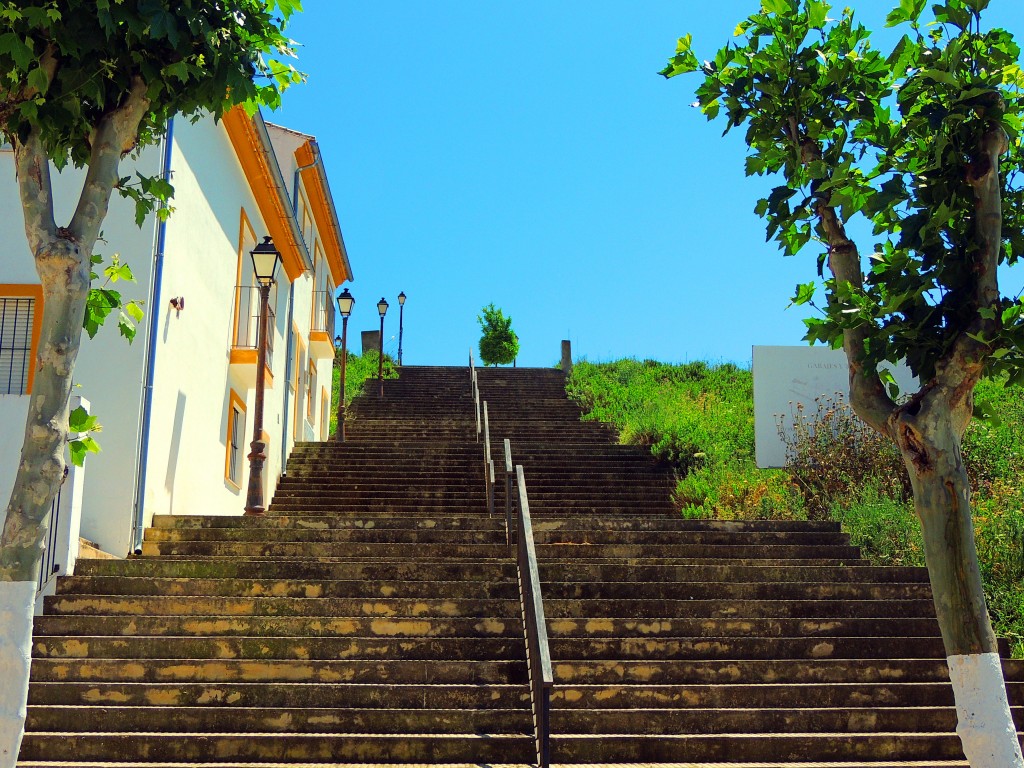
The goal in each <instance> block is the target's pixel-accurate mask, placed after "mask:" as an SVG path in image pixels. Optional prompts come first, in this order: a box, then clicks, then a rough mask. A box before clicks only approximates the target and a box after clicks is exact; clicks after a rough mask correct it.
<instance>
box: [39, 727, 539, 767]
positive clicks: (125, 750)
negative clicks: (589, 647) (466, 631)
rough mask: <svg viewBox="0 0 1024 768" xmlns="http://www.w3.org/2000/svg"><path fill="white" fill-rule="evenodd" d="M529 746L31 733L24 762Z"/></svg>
mask: <svg viewBox="0 0 1024 768" xmlns="http://www.w3.org/2000/svg"><path fill="white" fill-rule="evenodd" d="M533 754H534V753H533V741H532V738H530V737H527V736H523V735H512V734H502V733H497V734H490V733H488V734H475V733H474V734H457V733H452V734H413V733H402V734H391V733H377V734H371V733H366V734H348V733H312V734H298V733H245V734H204V733H141V732H140V733H115V732H111V733H101V734H90V733H61V732H56V731H55V732H52V733H48V734H42V733H29V734H26V735H25V739H24V741H23V742H22V747H21V758H22V759H23V760H39V759H41V758H46V759H48V760H75V761H81V760H102V759H107V760H109V759H115V760H120V761H124V760H140V761H145V762H147V763H149V762H152V761H159V760H179V761H180V760H186V761H187V760H193V761H200V760H201V761H204V762H206V761H208V760H209V758H210V756H212V755H215V756H216V760H217V762H218V764H220V763H223V762H224V761H227V760H242V761H255V762H259V763H265V762H267V761H274V760H288V761H292V762H296V761H298V762H304V763H308V762H311V761H330V762H333V763H337V762H343V761H358V762H396V761H399V762H400V761H410V760H418V761H423V762H436V763H450V762H507V761H513V762H528V761H529V760H530V759H531V758H532V756H533Z"/></svg>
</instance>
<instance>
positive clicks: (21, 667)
mask: <svg viewBox="0 0 1024 768" xmlns="http://www.w3.org/2000/svg"><path fill="white" fill-rule="evenodd" d="M35 604H36V583H35V582H34V581H0V681H2V685H0V768H14V764H15V763H16V762H17V761H18V750H19V749H20V748H21V737H22V736H23V735H24V733H25V714H26V709H25V705H26V702H27V701H28V674H29V667H30V665H31V663H32V614H33V612H34V609H35Z"/></svg>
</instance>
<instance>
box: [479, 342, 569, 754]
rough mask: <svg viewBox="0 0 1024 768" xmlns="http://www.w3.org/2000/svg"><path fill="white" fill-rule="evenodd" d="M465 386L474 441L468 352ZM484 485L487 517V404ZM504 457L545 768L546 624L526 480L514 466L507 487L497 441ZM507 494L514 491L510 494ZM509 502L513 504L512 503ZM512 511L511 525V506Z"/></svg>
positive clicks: (549, 678) (508, 450)
mask: <svg viewBox="0 0 1024 768" xmlns="http://www.w3.org/2000/svg"><path fill="white" fill-rule="evenodd" d="M469 371H470V381H471V384H472V388H473V402H474V404H475V407H476V419H477V422H476V424H477V440H478V441H479V440H480V432H481V421H480V387H479V384H478V382H477V376H476V368H475V367H474V365H473V353H472V352H470V354H469ZM482 426H483V438H484V451H483V453H484V486H485V489H486V491H487V512H488V514H490V515H493V514H494V459H493V457H492V455H491V419H490V414H489V411H488V408H487V402H486V401H484V403H483V425H482ZM503 446H504V449H505V450H504V454H505V456H504V458H505V541H506V543H508V545H509V548H510V549H511V547H512V546H513V544H512V531H513V527H514V530H515V532H516V535H515V539H516V544H515V547H516V573H517V575H518V581H519V597H520V604H521V605H522V610H523V629H524V634H525V635H526V665H527V669H528V672H529V675H530V701H531V703H532V705H533V723H534V738H535V743H536V748H537V765H538V768H549V767H550V765H551V690H552V688H553V687H554V684H555V682H554V681H555V678H554V674H553V672H552V668H551V651H550V648H549V646H548V630H547V623H546V621H545V619H544V597H543V595H542V594H541V589H540V571H539V569H538V567H537V550H536V547H535V545H534V541H533V522H532V521H531V519H530V500H529V497H528V496H527V494H526V478H525V477H524V475H523V467H522V465H521V464H520V465H517V466H516V467H515V476H516V482H515V483H513V482H512V472H513V468H512V444H511V442H510V441H509V439H508V438H505V439H504V441H503ZM513 490H514V491H515V493H514V495H513ZM513 499H514V501H513ZM513 504H514V506H515V509H516V514H515V516H514V520H515V522H513V514H512V507H513Z"/></svg>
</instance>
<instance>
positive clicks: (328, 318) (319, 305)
mask: <svg viewBox="0 0 1024 768" xmlns="http://www.w3.org/2000/svg"><path fill="white" fill-rule="evenodd" d="M309 330H311V331H323V332H324V333H326V334H327V337H328V338H329V339H331V340H333V339H334V294H333V293H332V292H331V291H313V324H312V325H311V326H310V329H309Z"/></svg>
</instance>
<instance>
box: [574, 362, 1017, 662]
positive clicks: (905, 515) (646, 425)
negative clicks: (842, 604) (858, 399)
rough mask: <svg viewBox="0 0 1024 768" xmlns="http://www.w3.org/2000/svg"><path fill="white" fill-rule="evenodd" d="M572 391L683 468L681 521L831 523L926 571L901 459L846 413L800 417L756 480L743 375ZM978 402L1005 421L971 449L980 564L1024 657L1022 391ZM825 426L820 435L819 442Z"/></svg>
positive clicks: (628, 378) (602, 380)
mask: <svg viewBox="0 0 1024 768" xmlns="http://www.w3.org/2000/svg"><path fill="white" fill-rule="evenodd" d="M568 391H569V394H570V396H572V397H574V398H576V399H577V400H578V401H579V402H580V403H581V404H582V405H583V408H584V410H585V411H586V416H585V418H586V419H596V420H600V421H606V422H610V423H612V424H614V425H615V426H616V427H617V428H618V429H619V432H620V435H621V441H622V442H623V443H631V444H637V445H647V446H650V448H651V451H652V452H653V453H654V454H655V455H656V456H658V457H659V458H661V459H663V460H665V461H668V462H670V463H671V464H672V465H673V466H674V467H675V469H676V472H677V474H678V477H679V481H678V484H677V487H676V493H675V501H676V503H677V505H678V507H679V510H680V514H681V515H683V516H685V517H705V518H719V519H723V518H724V519H728V518H762V519H809V518H810V519H832V520H836V521H838V522H840V523H841V524H842V525H843V528H844V530H846V531H847V532H849V533H850V535H851V537H852V539H853V543H854V544H856V545H858V546H860V547H861V548H862V549H863V551H864V553H865V556H866V557H869V558H870V559H871V560H872V561H873V562H875V563H879V564H896V565H923V564H924V558H923V554H922V550H921V537H920V528H919V526H918V523H917V518H916V516H915V514H914V509H913V504H912V500H911V498H910V493H909V487H908V485H907V483H906V482H905V481H904V478H905V473H904V471H903V467H902V462H901V460H900V458H899V456H898V454H897V453H896V452H895V450H894V449H892V448H890V447H889V446H888V445H887V444H886V442H885V441H884V440H882V439H880V438H876V437H875V436H874V435H873V434H871V433H866V432H858V433H857V434H858V435H859V436H856V437H851V436H850V435H851V433H852V432H854V431H857V430H859V429H860V427H859V426H858V424H859V422H857V421H856V420H855V417H853V415H852V413H851V411H850V409H849V407H848V406H845V405H844V404H842V403H834V402H828V403H821V404H820V408H819V410H818V411H817V412H815V413H805V414H804V416H803V423H802V424H801V425H799V426H800V429H798V433H799V434H800V436H801V440H800V441H799V442H798V443H795V444H793V445H791V446H790V449H791V454H792V456H793V462H792V463H791V467H790V469H789V470H760V469H757V467H756V466H755V465H754V405H753V376H752V375H751V372H750V371H749V370H747V369H744V368H739V367H737V366H735V365H732V364H728V363H726V364H723V365H708V364H706V363H702V362H694V363H685V364H682V365H668V364H664V363H658V362H655V361H652V360H644V361H638V360H617V361H615V362H611V363H587V362H581V363H577V364H576V365H575V367H574V368H573V373H572V376H571V377H570V379H569V382H568ZM977 399H978V400H979V401H981V402H984V403H986V410H989V411H991V412H993V413H995V414H997V417H998V420H997V421H993V422H989V423H981V422H977V421H976V422H975V423H974V424H972V426H971V427H970V429H969V430H968V432H967V434H966V436H965V438H964V446H963V450H964V457H965V463H966V464H967V466H968V471H969V472H970V474H971V478H972V485H973V488H974V497H973V499H972V500H973V502H974V505H975V529H976V531H975V532H976V537H977V543H978V554H979V559H980V561H981V567H982V573H983V576H984V578H985V583H986V591H987V594H988V598H989V607H990V609H991V612H992V615H993V620H994V621H995V623H996V628H997V631H998V632H999V633H1000V634H1001V635H1004V636H1006V637H1008V638H1009V639H1010V640H1011V642H1012V644H1013V647H1014V655H1015V656H1017V657H1024V487H1022V486H1024V483H1022V481H1024V398H1021V392H1020V390H1019V388H1014V389H1007V388H1004V387H1003V386H1002V385H1001V384H1000V383H998V382H992V381H986V382H982V384H981V385H980V386H979V387H978V390H977ZM818 425H823V426H824V428H822V429H818V430H817V432H815V427H816V426H818ZM838 436H842V437H841V439H840V437H838ZM851 445H852V446H853V447H852V448H851ZM823 467H827V471H825V470H823V469H822V468H823Z"/></svg>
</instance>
